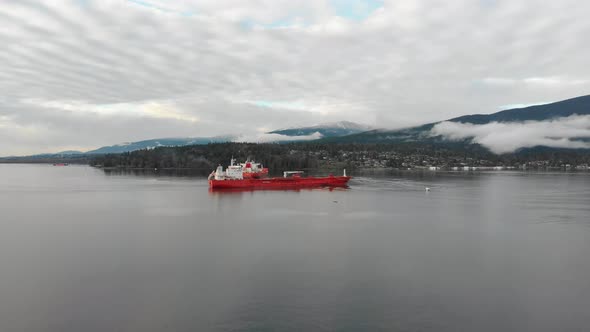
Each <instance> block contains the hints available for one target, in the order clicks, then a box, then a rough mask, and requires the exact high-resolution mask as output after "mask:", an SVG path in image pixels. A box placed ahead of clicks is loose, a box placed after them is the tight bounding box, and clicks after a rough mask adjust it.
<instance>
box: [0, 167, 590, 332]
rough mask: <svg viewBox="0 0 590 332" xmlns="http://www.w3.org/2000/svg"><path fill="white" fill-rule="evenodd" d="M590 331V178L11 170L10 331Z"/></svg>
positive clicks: (1, 199) (3, 203)
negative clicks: (279, 182)
mask: <svg viewBox="0 0 590 332" xmlns="http://www.w3.org/2000/svg"><path fill="white" fill-rule="evenodd" d="M426 187H429V188H430V191H429V192H427V191H426V190H425V188H426ZM589 329H590V173H584V172H580V173H533V172H529V173H526V172H490V173H444V172H436V173H434V172H432V173H412V172H402V173H394V172H382V173H371V174H356V175H355V177H354V178H353V180H352V181H351V183H350V187H349V188H348V189H335V190H332V191H330V190H326V189H320V190H301V191H253V192H229V193H228V192H209V190H208V186H207V182H206V179H205V177H202V176H190V175H187V174H179V175H178V176H173V175H166V174H162V173H158V172H144V173H141V174H135V173H125V172H105V171H102V170H100V169H94V168H91V167H86V166H68V167H53V166H48V165H0V331H5V332H12V331H19V332H20V331H26V332H35V331H60V332H68V331H72V332H74V331H76V332H77V331H85V332H89V331H144V332H145V331H587V330H589Z"/></svg>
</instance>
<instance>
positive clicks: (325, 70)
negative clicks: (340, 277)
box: [0, 0, 590, 155]
mask: <svg viewBox="0 0 590 332" xmlns="http://www.w3.org/2000/svg"><path fill="white" fill-rule="evenodd" d="M589 11H590V3H586V2H580V1H574V0H564V1H559V2H556V1H553V2H547V1H537V0H527V1H508V0H494V1H488V0H486V1H471V0H457V1H452V2H449V1H442V0H401V1H400V0H395V1H394V0H384V1H377V0H359V1H337V0H301V1H288V0H260V1H256V2H251V1H238V0H215V1H204V0H199V1H197V0H177V1H164V0H142V1H132V0H127V1H125V0H84V1H80V0H56V1H36V0H19V1H9V2H5V3H3V4H2V6H0V20H1V21H2V23H3V24H2V25H1V26H0V43H1V44H2V52H0V155H10V154H28V153H37V152H49V151H59V150H65V149H72V148H77V149H90V148H94V147H97V146H102V145H110V144H115V143H119V142H123V141H136V140H141V139H148V138H154V137H170V136H195V137H197V136H198V137H202V136H209V135H212V136H213V135H226V134H236V133H244V134H245V135H257V133H258V132H259V129H260V128H269V129H275V128H282V127H285V126H294V125H305V126H309V125H312V124H315V123H321V122H333V121H340V120H348V121H357V122H361V123H366V124H370V125H373V126H379V127H389V128H399V127H403V126H408V125H414V124H420V123H426V122H431V121H437V120H441V119H446V118H450V117H454V116H458V115H463V114H471V113H489V112H494V111H496V110H497V108H498V107H499V106H501V105H511V104H531V103H539V102H549V101H555V100H560V99H565V98H569V97H573V96H577V95H584V94H588V92H589V91H590V67H589V66H587V59H588V58H589V57H590V44H588V43H584V42H582V39H581V38H583V37H581V36H588V35H590V21H588V20H587V17H586V16H587V15H586V13H588V12H589Z"/></svg>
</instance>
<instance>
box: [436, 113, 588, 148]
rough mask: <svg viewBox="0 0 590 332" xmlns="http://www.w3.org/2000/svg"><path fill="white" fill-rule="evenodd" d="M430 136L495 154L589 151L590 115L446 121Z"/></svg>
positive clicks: (437, 126) (438, 125)
mask: <svg viewBox="0 0 590 332" xmlns="http://www.w3.org/2000/svg"><path fill="white" fill-rule="evenodd" d="M430 135H431V136H442V137H443V138H444V139H447V140H451V141H457V140H464V139H471V141H472V142H473V143H478V144H481V145H483V146H485V147H487V148H488V149H490V150H491V151H492V152H494V153H498V154H500V153H508V152H514V151H516V150H518V149H520V148H530V147H535V146H547V147H554V148H590V142H585V141H580V140H579V139H580V138H586V139H588V138H590V116H588V115H584V116H581V115H572V116H569V117H563V118H556V119H553V120H547V121H525V122H491V123H488V124H483V125H477V124H471V123H460V122H449V121H445V122H442V123H439V124H437V125H435V126H434V127H433V128H432V130H431V132H430Z"/></svg>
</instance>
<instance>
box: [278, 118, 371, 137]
mask: <svg viewBox="0 0 590 332" xmlns="http://www.w3.org/2000/svg"><path fill="white" fill-rule="evenodd" d="M370 129H371V127H369V126H366V125H362V124H358V123H354V122H349V121H340V122H334V123H324V124H319V125H315V126H310V127H297V128H287V129H279V130H274V131H271V132H269V133H268V134H278V135H284V136H309V135H312V134H314V133H320V134H321V135H322V137H341V136H346V135H351V134H357V133H361V132H365V131H367V130H370Z"/></svg>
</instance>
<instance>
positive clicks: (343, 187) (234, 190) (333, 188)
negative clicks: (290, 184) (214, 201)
mask: <svg viewBox="0 0 590 332" xmlns="http://www.w3.org/2000/svg"><path fill="white" fill-rule="evenodd" d="M348 189H350V187H349V186H348V185H346V184H345V185H332V186H319V187H299V188H297V187H294V188H209V194H211V195H219V194H238V193H245V192H254V191H287V192H302V191H330V192H332V191H346V190H348Z"/></svg>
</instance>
